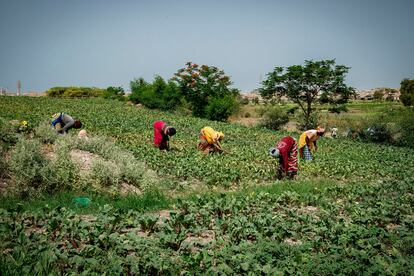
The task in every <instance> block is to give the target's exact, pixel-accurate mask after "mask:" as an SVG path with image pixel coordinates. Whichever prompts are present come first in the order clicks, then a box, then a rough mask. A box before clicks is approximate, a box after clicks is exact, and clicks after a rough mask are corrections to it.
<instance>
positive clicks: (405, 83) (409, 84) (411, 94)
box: [400, 79, 414, 106]
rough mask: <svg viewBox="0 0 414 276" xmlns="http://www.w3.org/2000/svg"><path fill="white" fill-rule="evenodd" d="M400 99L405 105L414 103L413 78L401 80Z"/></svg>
mask: <svg viewBox="0 0 414 276" xmlns="http://www.w3.org/2000/svg"><path fill="white" fill-rule="evenodd" d="M400 93H401V95H400V101H401V102H402V103H403V105H405V106H411V105H414V79H412V80H410V79H404V80H402V81H401V88H400Z"/></svg>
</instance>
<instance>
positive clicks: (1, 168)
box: [0, 142, 9, 179]
mask: <svg viewBox="0 0 414 276" xmlns="http://www.w3.org/2000/svg"><path fill="white" fill-rule="evenodd" d="M6 153H7V152H6V149H5V148H4V147H3V143H1V142H0V179H4V178H5V176H6V174H7V172H8V170H9V166H8V164H7V161H6Z"/></svg>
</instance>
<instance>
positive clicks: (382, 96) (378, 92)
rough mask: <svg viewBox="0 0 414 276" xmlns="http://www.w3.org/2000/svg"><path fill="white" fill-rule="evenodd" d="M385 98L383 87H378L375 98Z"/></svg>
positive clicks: (380, 99)
mask: <svg viewBox="0 0 414 276" xmlns="http://www.w3.org/2000/svg"><path fill="white" fill-rule="evenodd" d="M383 99H384V92H383V91H382V90H381V89H377V90H375V92H374V100H377V101H382V100H383Z"/></svg>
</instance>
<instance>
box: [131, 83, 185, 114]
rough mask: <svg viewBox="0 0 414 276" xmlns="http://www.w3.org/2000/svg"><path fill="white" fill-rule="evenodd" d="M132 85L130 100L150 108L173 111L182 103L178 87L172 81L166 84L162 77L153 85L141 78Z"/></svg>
mask: <svg viewBox="0 0 414 276" xmlns="http://www.w3.org/2000/svg"><path fill="white" fill-rule="evenodd" d="M130 85H131V91H132V93H131V95H130V96H129V99H130V100H131V101H132V102H134V103H141V104H143V105H144V106H146V107H148V108H151V109H155V108H157V109H162V110H173V109H175V108H176V107H177V106H179V105H180V103H181V101H180V94H179V92H180V91H179V88H178V86H177V85H176V84H175V83H174V82H172V81H169V82H168V83H167V82H165V80H164V79H163V78H162V77H160V76H156V77H155V79H154V81H153V82H152V83H151V84H150V83H147V82H146V81H145V80H144V79H143V78H139V79H136V80H133V81H131V84H130Z"/></svg>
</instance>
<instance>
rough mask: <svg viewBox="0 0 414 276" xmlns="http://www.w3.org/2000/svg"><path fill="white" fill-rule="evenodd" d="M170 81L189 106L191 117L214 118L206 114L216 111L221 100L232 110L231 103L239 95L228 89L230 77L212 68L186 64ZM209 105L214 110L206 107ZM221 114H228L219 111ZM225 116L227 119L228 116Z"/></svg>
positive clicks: (232, 105)
mask: <svg viewBox="0 0 414 276" xmlns="http://www.w3.org/2000/svg"><path fill="white" fill-rule="evenodd" d="M172 80H173V81H175V82H176V83H177V84H178V86H179V87H180V90H181V93H182V94H183V96H184V97H185V99H186V100H187V102H188V103H190V105H191V109H192V113H193V115H194V116H197V117H207V116H208V117H215V116H212V115H211V114H207V113H211V112H212V110H213V109H217V108H218V104H219V103H220V102H222V103H224V102H223V99H225V100H226V101H227V102H226V103H225V105H226V106H227V107H228V108H229V109H231V110H233V109H234V106H235V104H233V101H234V102H236V101H237V99H236V97H237V96H238V95H239V91H238V90H237V89H234V88H230V86H231V85H232V82H231V81H230V77H229V76H226V75H225V74H224V71H223V70H219V69H218V68H217V67H214V66H207V65H201V66H199V65H198V64H195V63H192V62H187V63H186V67H185V68H181V69H179V70H178V71H177V73H175V76H174V77H173V78H172ZM228 101H231V103H228ZM211 104H212V105H214V108H213V107H210V108H209V107H208V106H209V105H211ZM221 113H222V114H229V112H227V111H226V110H221ZM225 116H227V117H228V115H225ZM227 117H226V118H224V119H227ZM216 120H217V118H216ZM220 120H223V118H221V119H220Z"/></svg>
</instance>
